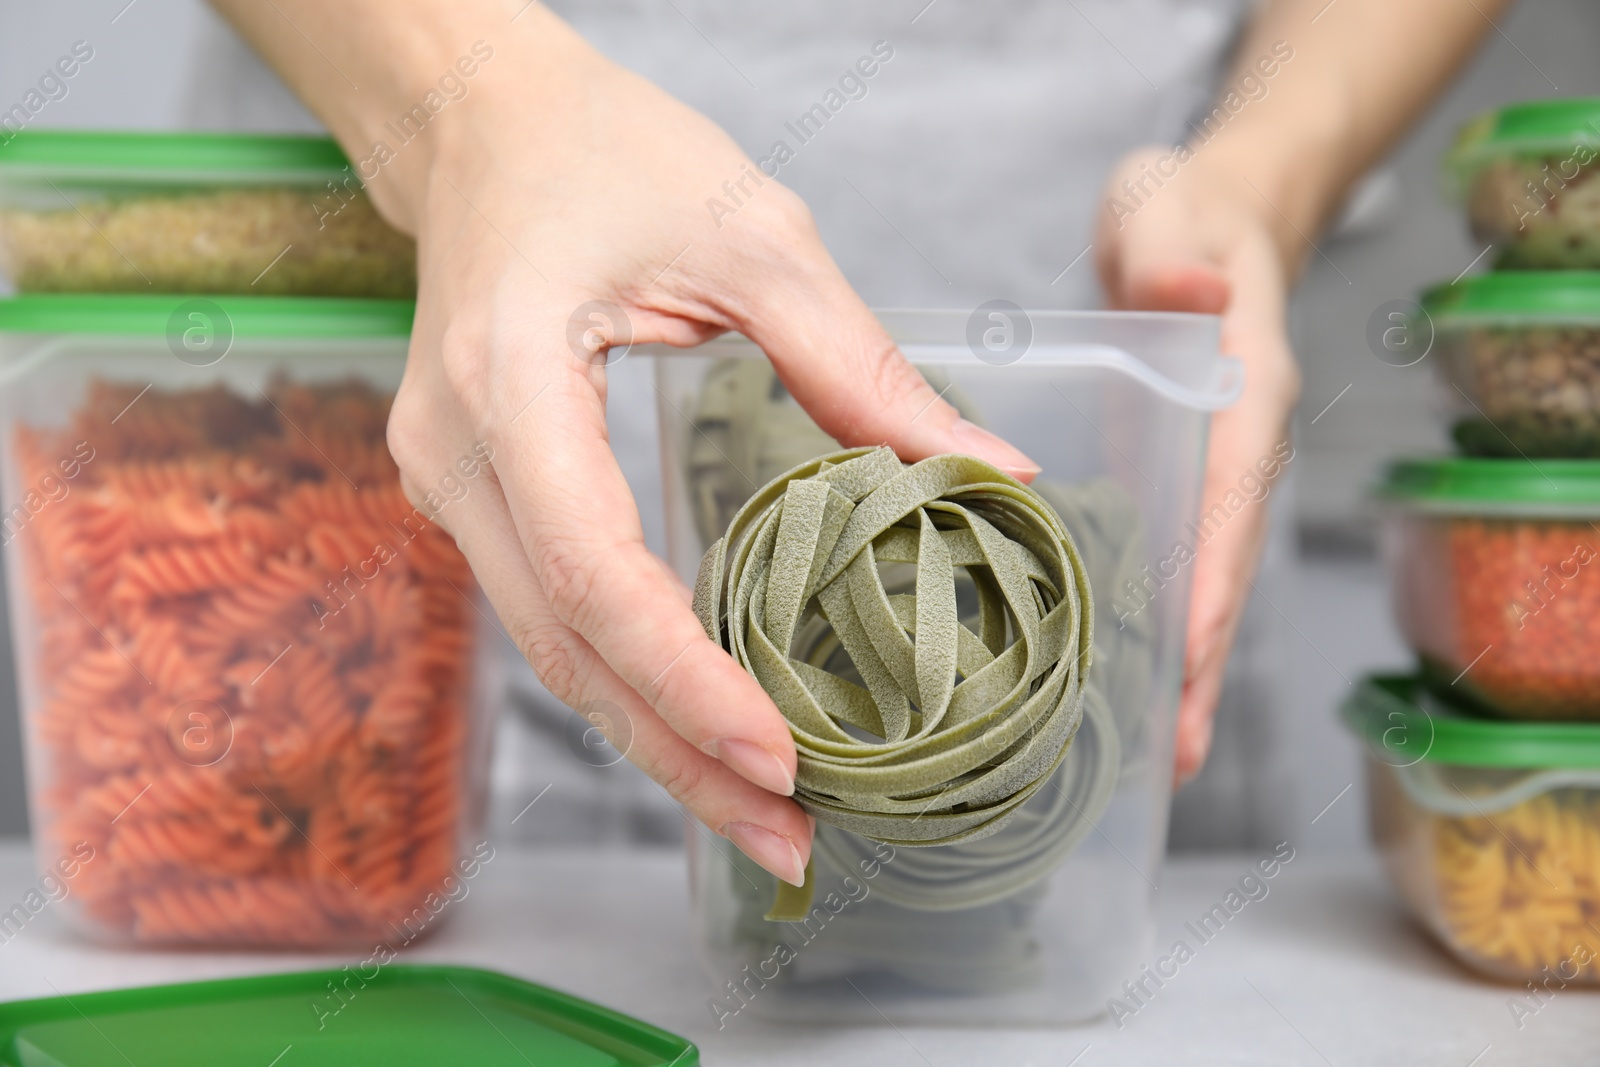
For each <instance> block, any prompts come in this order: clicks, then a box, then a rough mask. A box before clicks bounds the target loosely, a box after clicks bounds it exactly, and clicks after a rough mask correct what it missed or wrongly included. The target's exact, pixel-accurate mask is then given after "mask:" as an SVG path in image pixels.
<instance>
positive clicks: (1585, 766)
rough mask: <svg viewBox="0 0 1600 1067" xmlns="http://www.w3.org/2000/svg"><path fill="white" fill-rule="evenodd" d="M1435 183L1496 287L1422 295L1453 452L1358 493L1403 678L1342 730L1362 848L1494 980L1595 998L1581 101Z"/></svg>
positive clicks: (1594, 264) (1452, 164)
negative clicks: (1442, 183)
mask: <svg viewBox="0 0 1600 1067" xmlns="http://www.w3.org/2000/svg"><path fill="white" fill-rule="evenodd" d="M1448 164H1449V169H1450V171H1451V173H1452V177H1453V179H1454V183H1455V185H1456V188H1457V189H1458V191H1459V192H1460V194H1461V195H1462V196H1463V198H1464V200H1465V203H1466V206H1467V214H1468V217H1469V220H1470V223H1471V226H1472V230H1473V233H1474V235H1475V236H1476V237H1477V238H1478V239H1480V240H1481V241H1484V242H1488V243H1490V244H1492V245H1494V246H1495V247H1496V249H1497V253H1496V254H1497V258H1496V260H1495V268H1496V269H1495V270H1493V271H1491V272H1489V273H1486V274H1481V275H1477V276H1473V277H1466V278H1462V279H1459V280H1457V281H1456V282H1454V283H1452V284H1450V285H1442V286H1438V287H1435V288H1433V289H1430V290H1428V291H1427V292H1426V293H1425V294H1424V295H1423V298H1422V301H1421V309H1422V313H1423V314H1422V315H1421V316H1419V321H1418V322H1417V323H1416V329H1418V330H1420V331H1423V334H1422V335H1423V336H1431V337H1432V339H1433V347H1432V351H1433V354H1434V356H1435V358H1434V365H1435V368H1436V370H1437V372H1438V376H1439V380H1440V390H1441V392H1442V394H1443V395H1444V398H1445V405H1444V406H1445V409H1446V410H1447V411H1448V412H1449V415H1450V419H1451V426H1450V429H1451V434H1452V436H1453V438H1454V440H1455V443H1456V446H1457V449H1458V452H1459V453H1460V454H1459V455H1457V456H1450V457H1430V458H1417V459H1406V460H1401V461H1398V462H1395V463H1393V464H1391V465H1390V467H1389V469H1388V471H1387V473H1386V475H1385V477H1384V479H1383V480H1382V482H1381V483H1380V485H1379V486H1378V487H1377V491H1376V496H1377V497H1378V500H1379V503H1380V505H1381V510H1382V516H1383V525H1384V537H1385V550H1386V556H1387V560H1388V565H1389V568H1390V572H1391V586H1392V593H1393V602H1394V608H1395V612H1396V615H1397V618H1398V622H1399V625H1400V629H1401V631H1402V633H1403V634H1404V635H1405V637H1406V639H1407V641H1408V642H1409V643H1410V644H1411V645H1412V647H1413V648H1414V649H1415V651H1416V652H1417V655H1418V658H1419V661H1420V668H1419V672H1418V674H1417V675H1416V676H1414V677H1409V678H1398V677H1378V678H1370V679H1368V680H1367V681H1366V682H1365V683H1364V684H1363V685H1362V686H1361V687H1360V688H1359V690H1358V692H1357V693H1356V694H1355V695H1354V696H1353V697H1352V698H1351V699H1350V700H1349V701H1348V702H1347V703H1346V705H1345V708H1344V715H1345V720H1346V722H1347V724H1348V725H1350V727H1351V728H1352V729H1353V730H1354V731H1355V732H1356V734H1357V735H1358V736H1360V737H1362V738H1363V739H1364V740H1365V742H1366V745H1367V751H1368V756H1369V758H1368V765H1369V776H1368V778H1369V790H1370V806H1371V814H1372V831H1373V836H1374V840H1375V841H1376V843H1377V844H1378V846H1379V849H1380V851H1381V852H1382V853H1383V856H1384V859H1385V862H1386V865H1387V866H1388V869H1389V872H1390V875H1391V877H1392V878H1393V880H1394V882H1395V883H1396V885H1397V886H1398V888H1399V889H1400V892H1401V895H1402V896H1403V897H1404V898H1405V900H1406V902H1407V904H1408V905H1409V906H1410V907H1411V909H1412V910H1413V911H1414V912H1415V913H1416V914H1417V915H1418V917H1419V918H1420V919H1421V920H1422V921H1423V922H1424V923H1425V924H1426V925H1427V926H1428V927H1429V928H1430V929H1431V930H1432V931H1433V933H1434V934H1435V935H1436V936H1437V937H1438V938H1439V939H1440V940H1441V941H1442V942H1443V943H1444V944H1445V945H1446V946H1448V947H1449V948H1450V949H1451V950H1452V951H1453V952H1454V953H1455V954H1456V955H1457V956H1458V957H1460V958H1461V959H1463V960H1465V961H1466V962H1467V963H1469V964H1471V965H1472V966H1474V967H1476V968H1477V969H1479V970H1481V971H1484V972H1486V973H1489V974H1493V975H1496V976H1498V977H1502V978H1507V979H1513V980H1517V981H1531V982H1541V983H1548V982H1549V981H1550V980H1551V979H1552V978H1554V980H1556V981H1558V982H1560V983H1561V984H1566V983H1569V982H1582V983H1589V984H1597V983H1600V180H1597V178H1600V100H1562V101H1551V102H1541V103H1529V104H1519V105H1515V106H1512V107H1508V108H1506V109H1504V110H1502V111H1499V112H1496V113H1493V114H1489V115H1485V116H1483V117H1481V118H1480V119H1478V120H1476V121H1474V122H1473V123H1471V124H1469V125H1468V126H1467V127H1466V128H1465V129H1464V130H1463V131H1462V132H1461V135H1460V136H1459V137H1458V139H1457V142H1456V145H1455V148H1454V149H1453V150H1452V152H1451V154H1450V157H1449V160H1448ZM1429 331H1431V333H1430V332H1429Z"/></svg>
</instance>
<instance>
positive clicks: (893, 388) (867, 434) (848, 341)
mask: <svg viewBox="0 0 1600 1067" xmlns="http://www.w3.org/2000/svg"><path fill="white" fill-rule="evenodd" d="M822 256H823V257H824V260H825V261H826V267H827V269H826V270H825V271H822V272H820V273H821V274H822V277H820V278H818V277H813V278H810V279H808V283H809V284H806V285H804V286H800V287H796V288H787V287H786V288H785V290H784V291H783V292H781V293H778V292H770V291H769V292H767V293H764V294H760V296H759V297H758V298H757V299H756V300H755V301H754V302H753V303H752V305H750V310H749V313H748V314H747V315H745V316H743V318H744V319H745V320H746V321H742V322H740V323H739V329H740V332H741V333H743V334H744V335H745V336H746V337H749V338H750V339H751V340H752V341H754V342H756V344H758V345H760V346H761V348H762V350H763V351H765V352H766V353H767V356H768V357H769V358H770V359H771V360H772V364H773V366H774V368H775V369H776V370H777V372H778V377H779V378H780V379H781V380H782V381H783V384H784V386H785V387H786V388H788V390H789V392H790V393H791V394H792V395H793V396H794V398H795V400H797V401H798V402H799V404H800V406H801V407H802V408H804V409H805V410H806V413H807V414H808V415H810V416H811V418H812V419H813V420H815V422H816V424H817V425H818V426H819V427H820V428H821V429H822V430H823V431H824V432H825V433H827V434H828V435H829V436H831V437H833V438H834V439H835V440H836V441H838V442H839V443H840V444H842V445H844V446H846V447H856V446H861V445H883V444H886V445H889V446H890V447H891V448H893V449H894V450H895V452H896V453H897V454H898V455H899V456H900V457H901V458H902V459H906V460H910V461H913V462H914V461H916V460H919V459H925V458H927V457H929V456H936V455H940V454H942V453H946V452H961V453H965V454H967V455H971V456H976V457H978V458H979V459H982V460H987V461H988V462H989V463H992V464H994V465H995V466H996V467H999V468H1000V469H1001V470H1003V471H1005V472H1006V473H1007V474H1009V475H1011V476H1012V477H1014V478H1017V479H1019V480H1021V481H1024V482H1026V481H1031V480H1032V479H1033V477H1034V476H1035V475H1036V474H1038V473H1039V465H1038V464H1037V463H1035V462H1034V461H1033V460H1031V459H1029V458H1028V457H1027V456H1026V455H1025V454H1024V453H1022V452H1021V451H1019V450H1018V449H1016V448H1015V447H1013V446H1012V445H1010V444H1007V443H1006V442H1005V441H1003V440H1001V439H1000V438H999V437H996V436H995V435H994V434H992V433H990V432H989V431H987V430H985V429H982V428H981V427H979V426H976V425H974V424H973V423H970V422H968V421H967V420H966V419H964V418H962V417H961V414H960V412H958V411H957V410H956V409H955V407H954V406H953V405H952V404H950V403H949V402H948V401H946V400H945V399H944V398H943V397H942V396H940V395H939V393H937V392H935V391H934V389H933V387H932V386H930V385H929V384H928V382H927V380H926V379H924V378H923V377H922V375H921V374H920V373H918V371H917V369H916V368H915V367H913V366H912V365H911V363H910V361H909V360H907V359H906V357H905V355H904V354H903V353H902V352H901V351H900V349H899V348H898V347H897V346H896V345H895V342H894V339H893V338H892V337H890V336H889V334H888V331H886V330H885V329H884V328H883V325H882V324H881V323H879V322H878V320H877V318H876V317H875V316H874V315H873V314H872V312H871V311H870V310H869V309H868V308H867V306H866V304H864V303H862V301H861V298H860V297H859V296H857V295H856V293H855V291H854V290H853V289H852V288H851V287H850V284H849V283H848V282H847V281H845V279H844V276H843V275H842V274H840V273H839V271H838V268H836V267H834V265H833V263H832V261H831V260H827V258H826V257H827V253H826V252H823V253H822Z"/></svg>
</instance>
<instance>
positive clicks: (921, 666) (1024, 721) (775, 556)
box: [695, 448, 1093, 845]
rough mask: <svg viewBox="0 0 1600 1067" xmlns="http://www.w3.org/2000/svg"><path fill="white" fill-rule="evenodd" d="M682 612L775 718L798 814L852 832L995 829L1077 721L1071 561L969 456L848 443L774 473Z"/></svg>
mask: <svg viewBox="0 0 1600 1067" xmlns="http://www.w3.org/2000/svg"><path fill="white" fill-rule="evenodd" d="M963 609H965V610H963ZM695 610H696V613H697V614H698V615H699V616H700V620H701V622H702V623H703V624H704V625H705V627H706V632H707V633H708V634H709V635H710V636H711V638H712V639H713V640H715V641H717V642H718V643H719V644H721V645H722V646H723V647H724V648H726V649H727V650H728V651H729V652H730V653H731V654H732V655H733V656H734V657H735V658H736V659H737V660H738V661H739V662H740V664H742V665H743V666H744V667H745V669H747V670H748V671H749V672H750V673H751V674H752V675H754V676H755V678H756V679H757V680H758V681H759V682H760V683H761V685H762V687H763V688H764V689H765V690H766V691H767V692H768V693H769V694H770V695H771V696H772V698H773V700H774V702H775V703H776V704H777V706H778V709H779V710H780V711H781V712H782V713H783V715H784V717H785V718H786V719H787V720H788V721H789V724H790V726H791V728H792V730H793V734H794V739H795V744H796V747H797V748H798V750H799V769H798V773H797V775H796V778H795V799H796V800H797V801H798V802H799V804H800V806H801V807H802V808H804V809H805V810H806V811H808V812H810V813H811V814H812V815H813V816H815V817H816V818H817V819H818V820H819V821H821V822H824V823H828V824H831V825H833V826H837V827H840V828H842V829H844V830H848V831H851V832H853V833H856V834H860V835H862V836H864V837H869V838H873V839H876V840H880V841H887V842H890V843H892V844H896V845H947V844H954V843H957V842H963V841H972V840H976V839H978V838H981V837H985V836H987V835H988V834H991V833H993V832H995V831H996V830H998V829H1000V827H1001V826H1002V825H1003V824H1004V823H1005V821H1006V819H1007V818H1008V817H1009V816H1010V815H1011V814H1012V813H1013V812H1014V811H1015V810H1016V809H1017V808H1018V807H1019V806H1021V805H1022V804H1023V803H1024V802H1025V801H1027V799H1028V798H1029V797H1031V796H1032V795H1033V794H1034V792H1035V791H1037V790H1038V789H1039V788H1040V787H1041V786H1042V785H1043V784H1044V782H1045V781H1046V780H1047V779H1048V778H1049V776H1050V774H1051V772H1053V771H1054V770H1055V769H1056V767H1057V766H1059V765H1060V763H1061V761H1062V759H1063V757H1064V756H1065V754H1066V751H1067V747H1068V745H1069V744H1070V743H1071V741H1072V738H1073V735H1074V733H1075V732H1076V731H1077V728H1078V724H1079V722H1080V721H1081V719H1082V717H1083V697H1084V684H1085V679H1086V675H1087V672H1088V669H1089V659H1090V640H1091V637H1090V635H1091V631H1092V629H1093V609H1092V607H1091V601H1090V595H1089V584H1088V579H1087V578H1086V576H1085V572H1084V566H1083V562H1082V560H1081V559H1080V558H1079V555H1078V550H1077V548H1076V546H1075V545H1074V544H1073V541H1072V537H1071V535H1070V534H1068V533H1067V530H1066V528H1065V526H1064V525H1063V524H1062V522H1061V519H1060V518H1059V517H1058V516H1057V515H1056V513H1055V511H1054V510H1053V509H1052V508H1051V507H1050V505H1049V504H1047V503H1046V502H1045V500H1044V499H1043V498H1042V497H1041V496H1039V494H1038V493H1036V492H1034V491H1033V490H1032V489H1030V488H1028V487H1027V486H1025V485H1023V484H1022V483H1020V482H1018V481H1016V480H1015V479H1013V478H1011V477H1009V476H1008V475H1006V474H1004V473H1002V472H1001V471H1000V470H998V469H997V468H995V467H993V466H991V465H989V464H987V463H985V462H983V461H982V460H978V459H974V458H972V457H970V456H959V455H947V456H938V457H935V458H933V459H927V460H923V461H922V462H920V463H916V464H913V465H906V464H903V463H901V462H900V460H899V459H898V458H896V456H895V454H894V453H893V452H892V451H891V450H889V449H887V448H878V449H851V450H847V451H843V452H836V453H833V454H832V455H827V456H823V457H821V458H819V459H815V460H812V461H810V462H808V463H805V464H802V465H801V466H799V467H796V468H795V469H793V470H791V471H789V472H788V473H787V474H784V475H782V476H780V477H778V478H777V479H775V480H774V481H772V482H771V483H770V484H768V485H767V486H765V487H764V488H763V489H762V490H761V491H760V492H758V493H756V495H755V496H753V497H751V498H750V500H749V501H748V502H746V503H745V505H744V506H743V507H742V508H740V509H739V511H738V513H737V514H736V515H735V516H734V518H733V521H732V522H731V523H730V525H729V527H728V531H727V534H726V536H724V537H723V538H722V539H721V540H719V541H718V542H717V543H716V544H714V545H712V546H711V549H710V550H709V551H708V552H707V553H706V555H705V558H704V559H703V560H702V561H701V566H700V575H699V579H698V581H697V583H696V590H695ZM964 618H965V619H966V620H968V621H966V622H964V621H963V619H964Z"/></svg>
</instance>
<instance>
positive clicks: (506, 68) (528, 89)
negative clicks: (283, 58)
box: [322, 4, 594, 236]
mask: <svg viewBox="0 0 1600 1067" xmlns="http://www.w3.org/2000/svg"><path fill="white" fill-rule="evenodd" d="M420 6H423V7H424V8H425V10H424V11H423V12H422V13H421V14H420V15H419V17H418V18H416V19H415V20H413V21H406V22H405V24H404V25H402V26H398V27H393V28H391V29H389V30H386V31H385V32H384V34H383V36H382V37H381V38H380V39H379V40H378V41H376V42H373V47H371V48H369V49H368V54H370V55H375V56H381V57H382V60H381V62H380V63H378V64H373V65H369V67H368V69H366V70H363V71H362V72H361V77H362V81H361V90H360V92H359V93H348V94H341V95H340V97H339V98H338V100H337V101H336V102H335V103H334V105H333V106H332V107H329V108H326V109H325V113H324V114H323V116H322V117H323V118H324V120H325V121H326V122H327V123H328V126H329V129H330V130H331V132H332V133H333V135H334V137H335V138H336V139H337V140H338V141H339V143H340V145H341V147H343V148H344V150H345V154H346V155H347V156H349V158H350V169H351V171H352V173H353V174H354V176H355V177H356V178H357V179H359V180H360V182H361V184H362V185H363V186H364V187H365V188H366V190H367V192H368V194H369V195H370V196H371V197H372V200H373V202H374V204H375V205H376V206H377V208H378V210H379V211H380V212H382V213H383V214H384V216H385V217H386V218H387V219H388V220H389V221H390V223H392V224H393V225H395V226H396V227H397V228H399V229H401V230H403V231H405V232H407V233H409V234H412V235H413V236H415V235H416V234H417V232H418V230H419V229H420V228H421V227H422V225H423V222H424V216H425V214H426V205H427V202H428V197H429V194H430V191H431V190H433V189H434V187H435V186H437V185H438V184H439V182H440V179H441V176H442V177H443V178H447V179H449V180H451V181H453V182H454V183H455V184H456V185H457V186H458V187H459V186H462V185H463V184H465V183H467V182H468V181H470V180H471V179H472V175H470V174H467V173H464V168H470V169H475V170H482V169H484V168H486V167H488V166H492V157H493V155H494V154H495V153H494V152H493V151H492V147H493V145H494V143H495V142H497V141H500V142H505V141H506V140H507V139H510V140H511V141H513V142H520V143H527V141H528V140H529V138H530V137H537V131H535V130H530V129H529V127H530V126H531V125H537V124H538V118H537V116H539V115H540V114H549V113H550V112H551V111H552V110H553V109H552V108H550V107H547V106H543V105H541V104H540V101H541V100H542V101H552V100H556V99H559V98H561V97H562V96H563V94H564V93H567V89H565V88H564V86H570V85H571V84H572V79H573V71H574V70H575V69H576V68H578V67H580V66H581V65H582V64H583V62H585V60H586V59H592V58H593V57H594V53H593V52H592V50H590V49H588V46H587V45H586V44H584V42H582V40H581V39H580V38H578V37H577V35H576V34H575V33H573V31H572V30H571V29H569V28H568V27H567V26H566V25H565V24H564V23H562V22H561V21H560V20H559V19H557V18H556V17H555V16H554V15H552V14H550V12H549V11H548V10H547V9H545V8H544V7H543V6H541V5H538V4H534V5H532V6H531V7H529V8H528V9H527V11H526V12H525V14H523V15H522V16H521V17H520V18H519V19H518V20H517V22H516V23H515V25H513V26H511V27H509V29H508V27H507V26H506V24H505V22H504V19H503V18H496V19H494V20H492V22H491V21H489V20H485V19H484V18H483V17H481V15H482V13H481V12H480V11H478V10H477V9H478V8H479V7H480V5H477V4H464V5H461V6H460V7H451V8H449V9H448V10H440V9H439V6H437V5H431V4H430V5H420ZM499 14H500V15H502V16H503V14H504V13H503V12H499ZM568 95H570V94H568ZM468 146H471V147H472V149H473V150H471V151H469V150H467V149H468ZM474 160H475V161H476V162H470V163H469V161H474Z"/></svg>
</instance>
